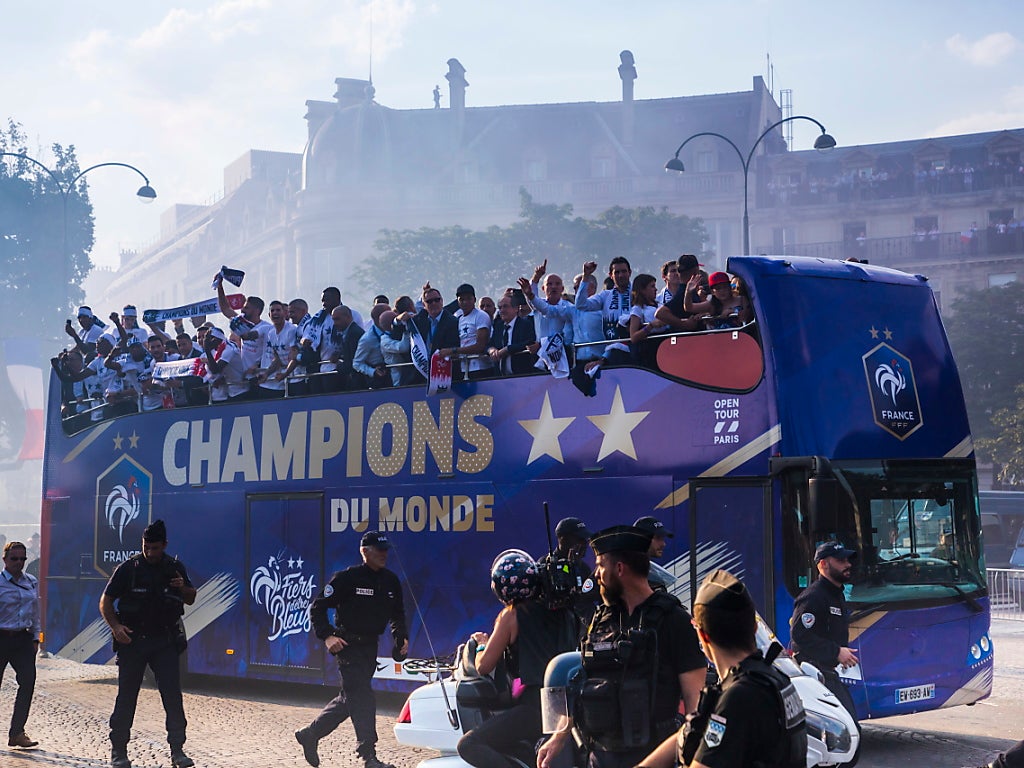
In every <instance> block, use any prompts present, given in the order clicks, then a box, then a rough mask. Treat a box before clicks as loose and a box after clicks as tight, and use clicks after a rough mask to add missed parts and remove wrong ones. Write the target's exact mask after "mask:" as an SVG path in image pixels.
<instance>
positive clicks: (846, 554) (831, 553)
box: [814, 541, 857, 563]
mask: <svg viewBox="0 0 1024 768" xmlns="http://www.w3.org/2000/svg"><path fill="white" fill-rule="evenodd" d="M856 554H857V550H855V549H847V548H846V547H844V546H843V545H842V544H840V543H839V542H838V541H826V542H825V543H824V544H819V545H818V548H817V549H816V550H814V562H816V563H820V562H821V561H822V560H824V559H825V558H826V557H835V558H838V559H839V560H849V559H850V558H851V557H853V556H854V555H856Z"/></svg>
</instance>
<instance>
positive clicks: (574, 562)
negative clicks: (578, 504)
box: [539, 517, 598, 626]
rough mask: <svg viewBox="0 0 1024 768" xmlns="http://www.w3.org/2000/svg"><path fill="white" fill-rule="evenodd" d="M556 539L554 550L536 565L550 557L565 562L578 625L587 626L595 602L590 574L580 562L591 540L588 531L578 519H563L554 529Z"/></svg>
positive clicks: (591, 575)
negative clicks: (571, 586) (570, 582)
mask: <svg viewBox="0 0 1024 768" xmlns="http://www.w3.org/2000/svg"><path fill="white" fill-rule="evenodd" d="M555 539H556V540H557V542H558V544H557V546H556V547H555V551H554V552H553V553H552V554H551V555H545V556H544V557H542V558H541V559H540V561H539V563H540V565H544V564H545V563H547V562H548V561H549V560H550V559H551V558H552V556H553V557H554V559H555V560H556V561H557V560H561V561H567V562H568V564H569V565H568V568H569V574H568V575H569V577H570V580H571V581H572V582H573V585H574V586H573V590H572V607H573V610H574V611H575V612H576V616H577V617H578V618H579V620H580V624H581V625H582V626H586V625H587V624H589V623H590V617H591V616H593V615H594V608H595V607H596V604H597V600H598V594H597V589H596V584H595V582H594V577H593V571H592V570H591V568H590V566H589V565H587V564H586V562H585V561H584V560H583V554H584V552H586V549H587V541H588V540H589V539H590V529H589V528H587V524H586V523H584V522H583V521H582V520H580V519H579V518H578V517H566V518H563V519H562V520H559V521H558V524H557V525H556V526H555Z"/></svg>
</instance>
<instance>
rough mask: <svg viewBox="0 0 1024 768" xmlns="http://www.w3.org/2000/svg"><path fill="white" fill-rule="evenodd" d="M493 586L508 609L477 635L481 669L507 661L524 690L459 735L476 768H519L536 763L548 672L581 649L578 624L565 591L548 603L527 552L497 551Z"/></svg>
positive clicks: (488, 670)
mask: <svg viewBox="0 0 1024 768" xmlns="http://www.w3.org/2000/svg"><path fill="white" fill-rule="evenodd" d="M491 589H492V590H493V591H494V594H495V595H496V596H497V598H498V599H499V600H500V601H501V602H503V603H504V604H505V607H504V608H503V609H502V610H501V612H500V613H499V614H498V616H497V618H496V619H495V620H494V630H493V631H492V632H491V633H490V634H487V633H486V632H474V633H473V635H472V641H473V642H474V643H476V648H475V664H476V670H477V672H479V673H480V674H481V675H490V674H491V673H493V672H494V670H495V669H496V668H497V667H498V663H499V662H500V661H502V660H503V659H504V660H505V664H506V668H507V670H508V671H509V674H511V675H512V676H513V677H515V678H518V679H519V681H520V683H521V684H522V686H523V689H522V690H521V691H520V692H519V695H518V696H517V697H516V699H515V705H514V706H512V707H511V708H509V709H506V710H504V711H501V712H498V713H496V714H494V715H492V716H491V717H490V718H488V719H487V720H485V721H484V722H483V723H482V724H481V725H479V726H477V727H476V728H474V729H473V730H471V731H469V732H468V733H467V734H466V735H465V736H463V737H462V738H461V739H459V745H458V750H459V756H460V757H461V758H462V759H463V760H465V761H466V762H467V763H469V764H470V765H472V766H476V768H520V765H521V763H522V762H526V763H528V764H530V765H532V764H533V763H534V754H533V747H534V745H535V744H536V743H537V740H538V739H539V738H540V737H541V733H542V727H541V712H540V691H541V687H542V686H543V685H544V671H545V670H546V669H547V666H548V662H549V661H551V659H553V658H554V657H555V656H557V655H558V654H560V653H566V652H568V651H572V650H574V649H575V648H576V647H577V645H578V644H579V622H578V620H577V618H576V615H575V614H574V613H573V611H572V608H571V607H570V606H569V605H568V604H567V603H566V602H565V601H564V600H562V599H561V596H560V595H556V596H554V597H555V600H554V602H549V601H548V599H547V597H548V596H547V595H545V591H544V584H543V579H542V578H541V574H540V572H539V570H538V568H537V565H536V564H535V563H534V562H533V559H532V558H530V557H529V555H527V554H526V553H525V552H521V551H519V550H507V551H505V552H502V553H501V554H500V555H498V557H497V558H496V559H495V561H494V563H493V565H492V566H491ZM523 744H525V745H526V748H525V749H524V748H523V746H522V745H523ZM512 758H514V759H512ZM517 760H518V761H519V762H516V761H517Z"/></svg>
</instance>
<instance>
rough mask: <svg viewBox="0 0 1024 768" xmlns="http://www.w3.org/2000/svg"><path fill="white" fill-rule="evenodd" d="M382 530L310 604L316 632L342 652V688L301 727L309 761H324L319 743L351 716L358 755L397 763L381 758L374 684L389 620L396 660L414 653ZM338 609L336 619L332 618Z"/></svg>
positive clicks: (374, 766)
mask: <svg viewBox="0 0 1024 768" xmlns="http://www.w3.org/2000/svg"><path fill="white" fill-rule="evenodd" d="M390 546H391V545H390V543H389V542H388V537H387V536H386V535H385V534H384V533H383V532H379V531H369V532H367V533H365V534H363V538H362V539H361V540H360V542H359V553H360V554H361V555H362V558H363V563H362V565H354V566H352V567H350V568H346V569H345V570H344V571H339V572H338V573H336V574H334V576H333V577H331V580H330V581H329V582H328V583H327V585H326V586H325V587H324V588H323V589H322V590H321V591H320V594H319V595H318V596H317V598H316V600H314V601H313V604H312V605H310V607H309V616H310V619H312V621H313V631H314V632H315V633H316V636H317V637H318V638H320V639H321V640H323V641H324V645H325V646H326V648H327V650H328V651H330V652H331V653H332V654H334V655H335V656H337V657H338V670H339V671H340V672H341V690H340V691H339V692H338V695H337V696H335V697H334V698H333V699H332V700H331V701H329V702H328V703H327V706H326V707H324V709H323V711H322V712H321V713H320V714H319V715H317V717H316V719H315V720H313V722H312V723H310V724H309V725H308V726H307V727H305V728H302V729H301V730H298V731H296V732H295V738H296V740H297V741H298V742H299V744H301V745H302V752H303V754H304V755H305V758H306V762H308V763H309V764H310V765H312V766H314V768H315V766H318V765H320V756H319V754H318V753H317V742H319V741H320V739H322V738H324V737H325V736H327V735H328V734H329V733H331V732H333V731H334V729H335V728H337V727H338V726H339V725H341V724H342V723H343V722H345V720H346V719H347V718H348V717H351V718H352V727H353V728H354V729H355V732H356V742H357V746H356V754H358V755H359V757H361V758H362V760H363V763H364V764H365V766H366V768H394V766H391V765H389V764H388V763H385V762H382V761H381V760H378V759H377V700H376V697H375V696H374V693H373V688H372V687H371V680H372V679H373V674H374V672H376V671H377V645H378V642H379V638H380V635H381V634H383V632H384V629H385V627H386V625H387V624H388V623H390V624H391V635H392V638H393V639H394V645H393V647H392V651H391V655H392V657H393V658H394V659H395V660H396V661H402V660H404V659H405V657H406V654H407V653H408V652H409V633H408V631H407V630H406V624H405V604H404V601H403V599H402V584H401V582H399V580H398V576H396V575H395V574H394V573H393V572H391V571H389V570H388V569H387V568H385V567H384V566H385V565H387V561H388V549H389V547H390ZM331 609H333V610H334V615H335V623H334V624H331V623H330V622H329V621H328V618H327V612H328V610H331Z"/></svg>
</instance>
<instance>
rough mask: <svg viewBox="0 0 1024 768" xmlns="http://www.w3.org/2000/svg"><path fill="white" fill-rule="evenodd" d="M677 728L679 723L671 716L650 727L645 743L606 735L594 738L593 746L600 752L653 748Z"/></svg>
mask: <svg viewBox="0 0 1024 768" xmlns="http://www.w3.org/2000/svg"><path fill="white" fill-rule="evenodd" d="M678 730H679V723H678V722H676V719H675V718H674V717H673V718H669V719H668V720H659V721H658V722H656V723H654V724H653V725H652V726H651V729H650V738H649V739H648V740H647V742H646V743H640V744H634V743H632V742H629V741H625V740H623V739H621V738H619V737H616V736H608V737H602V738H598V739H594V741H593V748H594V750H596V751H600V752H629V751H632V750H634V749H637V748H638V747H644V746H648V745H649V746H650V747H651V748H652V749H653V747H655V746H657V745H658V744H660V743H661V742H663V741H664V740H665V739H667V738H668V737H669V736H671V735H672V734H673V733H675V732H676V731H678Z"/></svg>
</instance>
